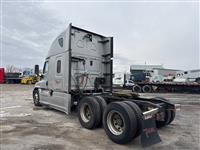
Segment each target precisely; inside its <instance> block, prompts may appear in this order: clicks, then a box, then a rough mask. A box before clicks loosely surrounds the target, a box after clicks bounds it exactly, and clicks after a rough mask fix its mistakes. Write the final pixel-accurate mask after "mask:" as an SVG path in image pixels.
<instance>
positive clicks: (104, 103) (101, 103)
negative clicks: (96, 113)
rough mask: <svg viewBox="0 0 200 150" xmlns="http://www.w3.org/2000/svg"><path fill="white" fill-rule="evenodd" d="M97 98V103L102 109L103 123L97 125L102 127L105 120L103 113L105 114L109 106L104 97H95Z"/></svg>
mask: <svg viewBox="0 0 200 150" xmlns="http://www.w3.org/2000/svg"><path fill="white" fill-rule="evenodd" d="M95 98H96V100H97V102H98V103H99V106H100V109H101V113H100V114H101V117H100V118H101V121H100V123H99V124H98V125H97V126H98V127H100V126H102V123H103V122H102V118H103V112H104V110H105V108H106V106H107V103H106V101H105V99H104V98H103V97H102V96H95Z"/></svg>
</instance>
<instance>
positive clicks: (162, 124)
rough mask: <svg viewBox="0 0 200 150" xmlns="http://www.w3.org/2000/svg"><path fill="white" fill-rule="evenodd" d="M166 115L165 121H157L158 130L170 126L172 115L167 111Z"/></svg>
mask: <svg viewBox="0 0 200 150" xmlns="http://www.w3.org/2000/svg"><path fill="white" fill-rule="evenodd" d="M164 115H165V117H164V120H162V121H159V120H156V126H157V128H162V127H164V126H166V125H168V124H169V122H170V119H171V113H170V111H168V110H165V111H164Z"/></svg>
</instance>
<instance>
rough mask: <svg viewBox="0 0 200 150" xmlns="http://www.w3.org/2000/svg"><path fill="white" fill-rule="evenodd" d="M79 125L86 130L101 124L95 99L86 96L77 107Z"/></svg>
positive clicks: (98, 106)
mask: <svg viewBox="0 0 200 150" xmlns="http://www.w3.org/2000/svg"><path fill="white" fill-rule="evenodd" d="M78 118H79V122H80V124H81V125H82V126H83V127H84V128H86V129H94V128H96V127H97V126H98V125H99V123H100V122H101V108H100V105H99V103H98V102H97V100H96V98H95V97H92V96H87V97H84V98H83V99H81V101H80V102H79V105H78Z"/></svg>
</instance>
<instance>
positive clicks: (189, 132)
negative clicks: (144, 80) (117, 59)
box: [0, 84, 200, 150]
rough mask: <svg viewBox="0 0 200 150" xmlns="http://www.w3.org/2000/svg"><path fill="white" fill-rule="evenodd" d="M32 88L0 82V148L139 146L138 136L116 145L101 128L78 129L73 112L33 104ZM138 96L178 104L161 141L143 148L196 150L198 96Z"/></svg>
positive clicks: (39, 149)
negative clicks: (66, 112) (67, 112)
mask: <svg viewBox="0 0 200 150" xmlns="http://www.w3.org/2000/svg"><path fill="white" fill-rule="evenodd" d="M32 89H33V86H30V85H6V84H4V85H0V101H1V103H0V104H1V105H0V106H1V109H0V131H1V132H0V133H1V134H0V149H1V150H13V149H15V150H64V149H73V150H74V149H99V150H100V149H109V150H111V149H115V150H118V149H122V150H126V149H131V150H134V149H135V150H136V149H143V148H142V147H141V145H140V142H139V138H137V139H135V140H134V141H132V142H131V143H129V144H126V145H118V144H115V143H113V142H112V141H110V140H109V139H108V137H107V136H106V134H105V132H104V130H103V129H102V128H98V129H95V130H87V129H84V128H82V127H81V126H80V124H79V122H78V119H77V117H76V114H75V113H73V114H72V115H69V116H68V115H66V114H64V113H62V112H59V111H56V110H53V109H49V108H44V107H42V108H37V107H34V105H33V102H32V95H31V94H32ZM141 96H144V97H154V96H162V97H164V98H169V99H170V100H171V101H172V102H174V103H180V104H181V111H179V112H178V113H177V116H176V118H175V120H174V122H172V124H170V125H169V126H167V127H165V128H163V129H161V130H159V134H160V137H161V138H162V142H161V143H159V144H156V145H153V146H151V147H148V148H145V149H154V150H160V149H162V150H165V149H166V150H169V149H171V150H173V149H176V150H177V149H180V150H188V149H191V150H199V149H200V144H199V143H200V95H194V94H167V93H165V94H156V93H153V94H141Z"/></svg>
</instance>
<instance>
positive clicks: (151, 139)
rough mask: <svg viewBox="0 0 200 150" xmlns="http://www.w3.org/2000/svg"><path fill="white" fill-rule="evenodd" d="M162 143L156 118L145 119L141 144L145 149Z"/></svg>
mask: <svg viewBox="0 0 200 150" xmlns="http://www.w3.org/2000/svg"><path fill="white" fill-rule="evenodd" d="M159 142H161V139H160V136H159V134H158V131H157V128H156V123H155V118H154V117H152V118H149V119H146V120H145V119H144V120H143V123H142V134H141V144H142V146H143V147H147V146H151V145H153V144H156V143H159Z"/></svg>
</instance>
